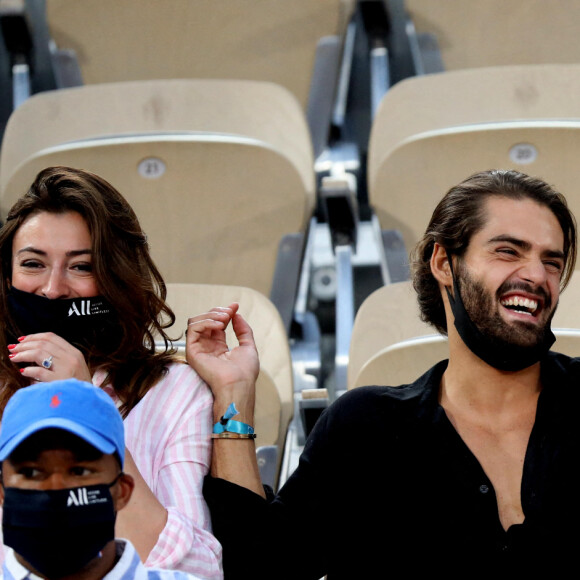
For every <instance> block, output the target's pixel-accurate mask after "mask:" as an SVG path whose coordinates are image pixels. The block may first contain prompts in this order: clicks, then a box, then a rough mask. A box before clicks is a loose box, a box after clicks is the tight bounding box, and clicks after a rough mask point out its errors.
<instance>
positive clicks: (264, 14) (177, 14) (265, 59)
mask: <svg viewBox="0 0 580 580" xmlns="http://www.w3.org/2000/svg"><path fill="white" fill-rule="evenodd" d="M353 4H354V2H353V0H316V2H312V0H292V2H285V1H284V0H252V1H250V2H248V1H240V0H195V1H192V0H148V1H147V2H146V3H144V2H143V1H142V0H122V1H119V0H82V1H81V2H79V0H48V1H47V2H46V13H47V20H48V26H49V32H50V35H51V37H52V39H53V40H54V42H55V43H56V45H57V47H58V48H59V49H72V50H74V51H75V53H76V56H77V59H78V61H79V65H80V69H81V73H82V77H83V81H84V83H85V84H94V83H103V82H120V81H127V80H146V79H169V78H224V79H245V80H266V81H271V82H274V83H277V84H280V85H282V86H284V87H286V88H287V89H288V90H289V91H291V92H292V93H293V94H294V95H295V96H296V98H297V99H298V100H299V101H300V103H301V104H302V105H303V107H306V104H307V102H308V95H309V90H310V79H311V76H312V71H313V67H314V62H315V55H316V48H317V43H318V42H319V40H320V39H321V38H322V37H326V36H336V35H338V36H341V35H342V33H343V32H344V28H345V25H346V22H347V20H348V18H349V16H350V13H351V12H352V9H353Z"/></svg>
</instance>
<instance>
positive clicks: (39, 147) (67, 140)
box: [0, 79, 315, 328]
mask: <svg viewBox="0 0 580 580" xmlns="http://www.w3.org/2000/svg"><path fill="white" fill-rule="evenodd" d="M51 165H69V166H72V167H82V168H84V169H87V170H89V171H93V172H95V173H97V174H98V175H101V176H102V177H104V178H105V179H107V180H109V181H110V182H111V183H112V184H113V185H114V186H115V187H117V188H118V189H119V191H121V193H122V194H123V195H124V196H125V197H126V198H127V200H128V201H129V203H130V204H131V205H132V207H133V208H134V209H135V211H136V213H137V215H138V217H139V219H140V221H141V224H142V226H143V228H144V230H145V231H146V232H147V235H148V239H149V243H150V245H151V251H152V255H153V257H154V259H155V261H156V263H157V264H158V266H159V267H160V270H161V272H162V274H163V276H164V278H165V280H166V281H167V282H198V283H200V282H201V283H211V284H235V285H240V286H247V287H251V288H254V289H255V290H257V291H259V292H261V293H262V294H265V295H266V296H271V297H272V300H273V301H274V302H275V303H276V306H277V307H278V308H279V309H280V311H281V313H282V315H283V318H284V322H285V325H286V327H287V328H288V327H289V325H290V318H291V312H292V308H293V305H294V300H295V293H296V288H297V285H298V280H299V275H300V268H301V251H302V248H303V242H304V238H305V235H306V233H307V229H308V225H309V220H310V219H311V216H312V214H313V210H314V205H315V191H314V190H315V183H314V181H315V180H314V171H313V160H312V149H311V145H310V140H309V135H308V128H307V125H306V122H305V118H304V114H303V111H302V110H301V108H300V107H299V105H298V103H297V101H296V99H295V98H294V97H293V95H291V94H290V93H289V92H288V91H287V90H286V89H284V88H282V87H280V86H278V85H274V84H271V83H263V82H257V81H224V80H189V79H185V80H162V81H134V82H127V83H108V84H103V85H87V86H83V87H78V88H74V89H66V90H59V91H49V92H44V93H39V94H37V95H34V96H33V97H31V98H30V99H28V100H27V101H25V102H24V103H23V104H22V105H21V106H20V107H19V108H18V109H17V110H16V111H14V112H13V114H12V115H11V117H10V119H9V122H8V126H7V129H6V133H5V137H4V141H3V146H2V152H1V159H0V208H1V212H2V216H3V217H4V216H5V215H6V212H7V210H8V209H9V208H10V207H11V205H12V204H13V203H14V201H16V199H17V198H18V197H19V196H21V195H22V194H23V193H24V192H26V190H27V188H28V187H29V185H30V183H32V181H33V179H34V176H35V175H36V174H37V172H38V171H40V170H41V169H43V168H44V167H47V166H51ZM279 249H280V251H279ZM277 260H279V262H278V264H277ZM280 260H282V261H280ZM284 260H285V261H284Z"/></svg>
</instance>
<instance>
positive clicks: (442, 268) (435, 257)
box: [430, 242, 453, 287]
mask: <svg viewBox="0 0 580 580" xmlns="http://www.w3.org/2000/svg"><path fill="white" fill-rule="evenodd" d="M430 265H431V273H432V274H433V277H434V278H435V280H437V282H439V283H440V284H442V285H443V286H449V287H451V286H453V275H452V273H451V265H450V264H449V257H448V255H447V250H446V249H445V248H444V247H443V246H442V245H441V244H438V243H437V242H435V244H434V245H433V253H432V254H431V262H430Z"/></svg>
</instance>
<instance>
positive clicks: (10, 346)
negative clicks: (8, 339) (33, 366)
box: [8, 344, 16, 350]
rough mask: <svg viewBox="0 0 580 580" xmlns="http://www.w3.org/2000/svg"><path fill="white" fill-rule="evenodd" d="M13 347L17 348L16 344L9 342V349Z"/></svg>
mask: <svg viewBox="0 0 580 580" xmlns="http://www.w3.org/2000/svg"><path fill="white" fill-rule="evenodd" d="M13 348H16V345H15V344H9V345H8V350H12V349H13Z"/></svg>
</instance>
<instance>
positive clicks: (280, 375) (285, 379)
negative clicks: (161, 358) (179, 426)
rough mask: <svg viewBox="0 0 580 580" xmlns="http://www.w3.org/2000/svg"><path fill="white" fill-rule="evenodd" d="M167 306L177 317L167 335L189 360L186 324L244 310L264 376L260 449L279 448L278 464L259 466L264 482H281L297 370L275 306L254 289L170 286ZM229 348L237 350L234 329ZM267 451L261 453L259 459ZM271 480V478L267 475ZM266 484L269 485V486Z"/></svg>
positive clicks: (258, 429) (259, 385)
mask: <svg viewBox="0 0 580 580" xmlns="http://www.w3.org/2000/svg"><path fill="white" fill-rule="evenodd" d="M167 302H168V304H169V305H170V306H171V308H172V309H173V312H174V313H175V316H176V320H175V324H174V325H173V326H172V327H170V328H169V329H168V330H167V333H168V335H169V336H170V337H171V338H172V339H175V340H174V342H173V344H174V346H176V347H177V348H178V353H179V354H181V355H182V356H185V336H184V331H185V329H186V327H187V320H188V318H190V317H192V316H195V315H197V314H202V313H204V312H207V311H209V310H210V309H211V308H213V307H215V306H228V305H229V304H231V303H232V302H238V303H239V304H240V310H239V312H240V314H242V316H243V317H244V318H245V319H246V320H247V321H248V322H249V324H250V325H251V327H252V330H253V333H254V338H255V340H256V346H257V348H258V353H259V356H260V375H259V377H258V383H257V394H256V426H255V427H256V433H257V434H258V438H257V439H256V445H257V447H258V448H259V449H260V448H267V447H271V446H275V448H276V454H275V456H276V461H275V462H274V464H273V465H272V463H271V462H270V461H268V460H264V461H262V462H261V469H262V475H263V479H264V480H266V479H268V480H269V481H272V478H273V477H274V479H275V478H276V477H277V474H278V471H279V468H280V463H281V459H282V456H283V450H284V444H285V439H286V433H287V431H288V426H289V424H290V420H291V418H292V414H293V405H294V402H293V401H294V389H293V382H294V381H293V370H292V361H291V358H290V348H289V344H288V337H287V335H286V332H285V329H284V325H283V323H282V320H281V318H280V315H279V314H278V312H277V310H276V308H275V306H274V305H273V304H272V302H270V300H268V298H266V297H265V296H264V295H263V294H261V293H259V292H257V291H256V290H253V289H251V288H244V287H240V286H225V285H215V284H171V283H170V284H168V285H167ZM227 337H228V344H229V345H230V346H231V347H233V345H236V344H237V341H236V339H235V335H234V333H233V331H232V329H231V326H230V327H228V330H227ZM265 452H266V450H265V449H262V450H259V451H258V455H259V456H260V454H262V453H265ZM266 474H267V475H266ZM265 482H266V483H267V482H268V481H265Z"/></svg>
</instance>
